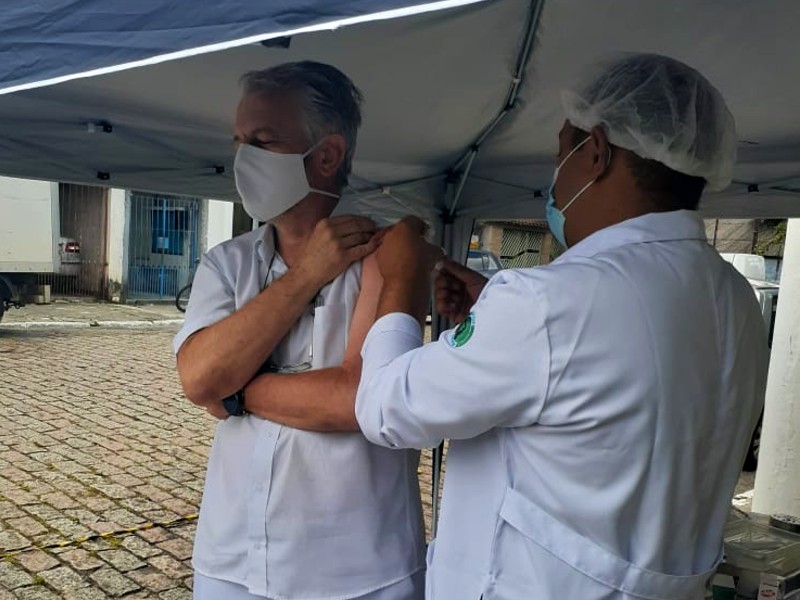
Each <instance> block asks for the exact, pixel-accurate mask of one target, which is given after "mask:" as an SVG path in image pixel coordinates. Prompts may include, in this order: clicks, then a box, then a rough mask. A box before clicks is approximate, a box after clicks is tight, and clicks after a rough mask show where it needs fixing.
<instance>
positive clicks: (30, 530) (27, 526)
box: [6, 517, 47, 538]
mask: <svg viewBox="0 0 800 600" xmlns="http://www.w3.org/2000/svg"><path fill="white" fill-rule="evenodd" d="M6 525H7V526H8V527H10V528H11V529H13V530H15V531H17V532H19V533H21V534H22V535H24V536H25V537H28V538H31V537H33V536H35V535H39V534H41V533H46V532H47V528H46V527H45V526H44V525H42V524H41V523H39V521H37V520H35V519H32V518H31V517H18V518H16V519H7V520H6Z"/></svg>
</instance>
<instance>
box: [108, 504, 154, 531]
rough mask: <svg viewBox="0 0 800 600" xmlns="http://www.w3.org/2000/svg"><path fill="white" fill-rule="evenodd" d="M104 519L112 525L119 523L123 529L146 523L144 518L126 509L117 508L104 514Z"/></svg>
mask: <svg viewBox="0 0 800 600" xmlns="http://www.w3.org/2000/svg"><path fill="white" fill-rule="evenodd" d="M102 517H103V519H105V520H106V521H109V522H111V523H119V524H120V525H121V526H122V527H133V526H134V525H141V524H142V523H144V522H145V520H144V518H142V517H141V516H139V515H135V514H133V513H132V512H131V511H129V510H126V509H124V508H115V509H113V510H109V511H106V512H104V513H103V515H102Z"/></svg>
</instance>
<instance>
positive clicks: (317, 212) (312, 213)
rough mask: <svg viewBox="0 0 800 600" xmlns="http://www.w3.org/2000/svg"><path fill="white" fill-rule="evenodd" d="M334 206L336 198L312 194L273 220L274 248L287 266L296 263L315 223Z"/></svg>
mask: <svg viewBox="0 0 800 600" xmlns="http://www.w3.org/2000/svg"><path fill="white" fill-rule="evenodd" d="M335 207H336V200H334V199H331V198H328V197H325V196H319V195H316V194H313V195H310V196H308V197H307V198H305V199H304V200H302V201H301V202H300V203H298V204H297V205H296V206H294V207H293V208H291V209H289V210H288V211H287V212H286V213H284V214H283V215H281V216H280V217H278V218H277V219H275V221H273V225H274V227H275V249H276V251H277V252H278V253H279V254H280V255H281V258H282V259H283V262H284V263H286V266H287V267H289V268H291V267H292V266H293V265H295V264H297V262H298V260H299V259H300V257H301V256H302V254H303V250H304V249H305V247H306V243H307V242H308V240H309V238H310V237H311V234H312V233H314V229H315V228H316V226H317V223H319V222H320V221H321V220H322V219H327V218H328V217H330V216H331V213H332V212H333V209H334V208H335Z"/></svg>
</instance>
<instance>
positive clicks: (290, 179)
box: [174, 62, 424, 600]
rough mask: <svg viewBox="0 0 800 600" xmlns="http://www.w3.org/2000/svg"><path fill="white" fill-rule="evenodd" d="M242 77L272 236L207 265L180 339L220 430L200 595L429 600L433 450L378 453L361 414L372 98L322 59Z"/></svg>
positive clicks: (373, 290) (188, 378) (263, 233)
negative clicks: (353, 185)
mask: <svg viewBox="0 0 800 600" xmlns="http://www.w3.org/2000/svg"><path fill="white" fill-rule="evenodd" d="M242 83H243V96H242V99H241V102H240V103H239V107H238V110H237V114H236V130H235V139H234V141H235V145H236V148H237V150H236V160H235V165H234V171H235V175H236V186H237V189H238V191H239V194H240V196H241V198H242V202H243V204H244V207H245V209H246V210H247V212H248V214H249V215H250V216H251V217H253V219H256V220H258V221H261V222H264V223H266V224H265V225H264V226H263V227H261V228H259V229H257V230H255V231H252V232H250V233H247V234H244V235H242V236H239V237H237V238H235V239H233V240H231V241H229V242H226V243H224V244H221V245H219V246H217V247H215V248H213V249H212V250H211V251H210V252H208V254H207V255H206V256H205V257H204V258H203V261H202V262H201V264H200V266H199V268H198V271H197V275H196V276H195V279H194V285H193V288H192V296H191V299H190V301H189V306H188V309H187V312H186V321H185V324H184V326H183V328H182V329H181V331H180V332H179V333H178V335H177V336H176V338H175V342H174V346H175V351H176V353H177V357H178V371H179V373H180V378H181V382H182V384H183V387H184V391H185V392H186V396H187V397H188V398H189V400H191V401H192V402H193V403H195V404H197V405H199V406H201V407H203V408H205V409H206V410H208V411H209V412H210V413H211V414H212V415H214V416H215V417H217V418H219V419H220V422H219V423H218V425H217V430H216V435H215V437H214V443H213V446H212V449H211V456H210V459H209V464H208V473H207V476H206V484H205V491H204V494H203V501H202V505H201V509H200V520H199V523H198V528H197V535H196V539H195V547H194V556H193V563H194V568H195V581H194V595H195V598H196V599H198V600H206V599H219V598H226V599H227V600H253V599H264V598H267V599H270V598H272V599H275V598H281V599H282V600H292V599H298V600H299V599H303V600H315V599H319V600H322V599H328V598H337V599H340V600H346V599H351V598H352V599H358V600H417V599H419V598H422V595H423V586H424V582H423V578H424V570H423V567H424V557H423V543H424V540H423V536H424V530H423V525H422V514H421V507H420V496H419V488H418V483H417V477H416V469H417V464H418V460H419V456H418V453H416V452H415V451H400V452H397V451H394V450H389V449H385V448H381V447H378V446H373V445H372V444H370V443H369V442H368V441H367V440H366V439H365V438H364V437H363V436H362V435H361V433H360V432H359V431H358V424H357V422H356V419H355V415H354V414H353V403H354V399H355V392H356V388H357V385H358V380H359V377H360V373H361V357H360V354H359V352H360V350H361V345H362V343H363V340H364V338H365V336H366V332H367V330H368V329H369V327H370V326H371V325H372V322H373V321H374V318H375V313H376V308H377V301H378V296H379V293H380V285H381V279H380V275H379V273H378V270H377V265H376V263H375V260H374V255H372V256H370V255H371V254H372V252H373V251H374V250H375V248H376V247H377V244H378V235H377V232H376V228H375V224H374V223H373V222H372V221H370V220H369V219H367V218H363V217H357V216H346V215H335V209H336V206H337V203H338V199H339V196H340V194H341V191H342V189H343V188H344V186H345V185H346V184H347V178H348V175H349V173H350V169H351V164H352V158H353V154H354V152H355V146H356V135H357V131H358V127H359V125H360V124H361V94H360V93H359V91H358V89H357V88H356V87H355V86H354V85H353V83H352V82H351V81H350V80H349V79H348V78H347V77H346V76H345V75H344V74H343V73H341V72H340V71H339V70H337V69H335V68H333V67H331V66H329V65H324V64H319V63H313V62H300V63H289V64H284V65H279V66H277V67H274V68H271V69H267V70H264V71H257V72H253V73H248V74H247V75H245V76H244V77H243V79H242ZM330 432H336V433H330Z"/></svg>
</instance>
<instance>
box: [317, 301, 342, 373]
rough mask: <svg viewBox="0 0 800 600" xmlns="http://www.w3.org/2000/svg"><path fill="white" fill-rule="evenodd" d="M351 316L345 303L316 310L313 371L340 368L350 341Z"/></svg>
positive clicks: (337, 303)
mask: <svg viewBox="0 0 800 600" xmlns="http://www.w3.org/2000/svg"><path fill="white" fill-rule="evenodd" d="M349 329H350V315H349V314H348V308H347V304H345V303H344V302H326V303H325V305H324V306H318V307H316V308H315V309H314V330H313V338H312V341H311V343H312V344H313V353H314V354H313V358H312V360H311V366H312V368H313V369H327V368H329V367H338V366H340V365H341V364H342V361H343V360H344V352H345V349H346V348H347V340H348V339H349V337H350V336H349Z"/></svg>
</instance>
